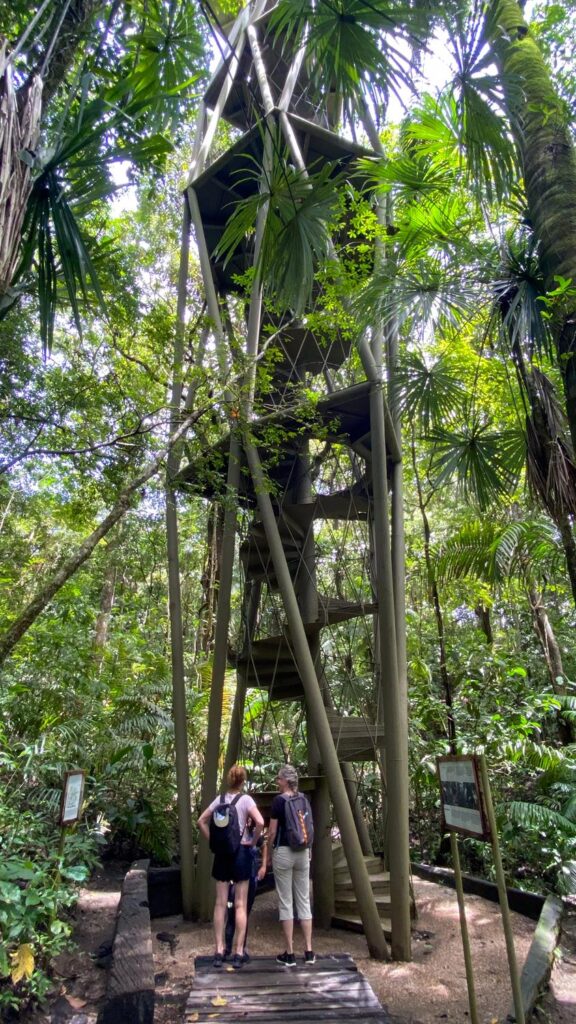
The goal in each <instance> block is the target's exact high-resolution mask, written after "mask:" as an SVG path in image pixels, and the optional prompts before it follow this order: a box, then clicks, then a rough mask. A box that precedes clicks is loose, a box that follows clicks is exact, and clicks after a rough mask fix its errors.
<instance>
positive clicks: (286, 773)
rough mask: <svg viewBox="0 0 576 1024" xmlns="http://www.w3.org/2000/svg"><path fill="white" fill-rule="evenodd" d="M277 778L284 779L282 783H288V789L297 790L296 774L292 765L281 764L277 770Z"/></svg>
mask: <svg viewBox="0 0 576 1024" xmlns="http://www.w3.org/2000/svg"><path fill="white" fill-rule="evenodd" d="M278 778H279V779H284V781H285V782H287V783H288V786H289V788H290V789H298V772H297V771H296V769H295V767H294V765H292V764H283V765H282V767H281V768H279V769H278Z"/></svg>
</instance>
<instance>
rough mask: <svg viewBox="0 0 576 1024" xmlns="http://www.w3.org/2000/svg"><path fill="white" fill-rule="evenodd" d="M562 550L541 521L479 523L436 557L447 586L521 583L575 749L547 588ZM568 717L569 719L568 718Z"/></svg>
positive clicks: (561, 724)
mask: <svg viewBox="0 0 576 1024" xmlns="http://www.w3.org/2000/svg"><path fill="white" fill-rule="evenodd" d="M557 544H558V542H557V535H556V533H555V531H554V529H553V527H552V526H551V524H550V523H549V522H547V521H546V520H542V519H540V518H524V519H512V520H504V521H500V522H494V521H493V520H488V521H485V522H478V520H477V519H473V520H471V521H470V522H467V523H464V524H463V525H462V526H461V527H460V528H459V529H458V530H457V531H456V532H455V533H453V534H452V535H451V536H450V537H449V538H447V539H446V541H444V543H443V544H442V545H441V546H439V547H438V548H437V549H436V550H435V551H434V552H433V561H434V566H435V571H436V574H437V577H438V579H439V580H440V581H442V582H444V583H446V582H449V581H454V580H458V579H465V578H476V579H481V580H483V581H485V582H487V583H488V584H489V585H490V586H491V587H493V588H495V587H498V586H500V585H501V584H502V583H504V582H505V581H506V580H510V579H512V578H517V579H519V580H520V581H521V583H522V586H523V588H524V591H525V593H526V597H527V600H528V605H529V608H530V612H531V615H532V622H533V626H534V631H535V633H536V636H537V638H538V641H539V643H540V646H541V648H542V653H543V655H544V659H545V662H546V668H547V671H548V676H549V679H550V684H551V687H552V690H553V691H554V693H555V694H556V695H557V696H558V697H559V698H560V699H561V710H560V713H559V720H558V728H559V733H560V737H561V739H562V742H563V743H564V744H570V743H573V742H574V738H575V729H574V721H573V716H572V715H571V714H570V707H569V702H570V699H571V698H570V694H569V690H570V687H571V684H570V681H569V680H568V677H567V676H566V673H565V671H564V666H563V663H562V652H561V649H560V645H559V643H558V640H557V638H556V635H555V633H554V629H553V627H552V624H551V622H550V619H549V616H548V612H547V609H546V605H545V601H544V585H543V583H542V580H543V579H545V578H546V574H547V572H548V571H549V568H550V564H551V563H554V562H555V561H557ZM566 702H568V703H566ZM566 711H567V714H565V713H564V712H566Z"/></svg>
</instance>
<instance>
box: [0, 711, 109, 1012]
mask: <svg viewBox="0 0 576 1024" xmlns="http://www.w3.org/2000/svg"><path fill="white" fill-rule="evenodd" d="M0 706H2V707H3V709H4V710H5V708H6V701H5V699H4V700H3V701H2V702H0ZM9 739H10V737H9V736H8V735H7V734H6V733H3V734H2V735H1V736H0V742H1V748H0V750H1V753H0V855H1V856H0V931H1V934H2V946H1V947H0V1015H2V1012H3V1011H4V1010H7V1009H8V1008H12V1009H20V1008H22V1007H23V1006H25V1005H26V1004H27V1002H29V1001H30V1000H32V999H40V998H42V997H43V996H44V995H45V994H46V992H47V990H48V989H49V988H50V985H51V983H50V979H49V961H50V959H51V958H52V957H53V956H55V955H56V954H57V953H59V952H61V951H62V950H63V949H66V948H67V946H68V945H69V936H70V932H71V927H70V924H69V922H68V921H67V908H68V907H70V906H71V905H72V904H73V903H74V902H75V899H76V890H77V885H78V883H80V882H82V881H84V880H85V879H86V878H87V877H88V874H89V872H90V870H91V868H92V867H93V866H94V864H95V862H96V855H97V835H96V833H95V832H94V831H93V830H92V829H90V828H86V827H84V826H80V827H79V828H77V829H76V830H75V831H74V833H72V834H69V836H68V841H65V842H64V847H63V854H62V855H60V852H59V843H60V829H59V828H58V826H57V824H56V822H57V816H58V809H59V794H54V791H53V790H51V789H50V788H49V787H50V782H51V780H52V772H53V769H54V767H55V766H54V765H53V764H51V763H50V761H49V759H48V758H43V757H42V756H41V754H40V752H39V751H38V749H37V748H35V747H26V746H24V745H22V744H18V745H16V746H13V745H12V744H10V743H8V740H9ZM46 783H48V786H46ZM53 796H55V797H56V799H52V797H53ZM20 961H22V963H23V964H24V967H25V970H24V973H23V974H22V976H21V977H20V976H19V971H18V969H17V968H18V963H19V962H20Z"/></svg>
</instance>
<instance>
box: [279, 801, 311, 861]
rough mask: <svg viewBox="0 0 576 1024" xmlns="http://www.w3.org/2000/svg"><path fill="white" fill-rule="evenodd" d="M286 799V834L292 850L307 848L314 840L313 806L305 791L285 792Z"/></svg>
mask: <svg viewBox="0 0 576 1024" xmlns="http://www.w3.org/2000/svg"><path fill="white" fill-rule="evenodd" d="M283 796H284V800H285V801H286V808H285V822H284V835H285V838H286V842H287V843H288V846H289V847H290V849H291V850H307V849H309V848H310V847H311V846H312V842H313V840H314V822H313V821H312V808H311V807H310V804H309V803H308V800H307V798H306V797H305V796H304V794H303V793H292V794H286V793H284V794H283Z"/></svg>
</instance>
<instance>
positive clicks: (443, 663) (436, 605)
mask: <svg viewBox="0 0 576 1024" xmlns="http://www.w3.org/2000/svg"><path fill="white" fill-rule="evenodd" d="M411 452H412V466H413V468H414V478H415V480H416V490H417V494H418V508H419V509H420V516H421V518H422V528H423V531H424V560H425V562H426V577H427V584H428V597H429V600H430V603H431V605H432V608H433V610H434V618H435V620H436V632H437V634H438V652H439V666H438V667H439V671H440V681H441V683H442V690H443V693H444V703H445V705H446V719H447V731H448V739H449V741H450V750H451V752H452V753H453V754H455V753H456V723H455V721H454V710H453V700H452V680H451V679H450V674H449V672H448V659H447V654H446V631H445V628H444V615H443V612H442V605H441V602H440V591H439V590H438V582H437V580H436V577H435V575H434V569H433V566H432V558H431V555H430V523H429V521H428V515H427V512H426V503H425V501H424V495H423V493H422V482H421V480H420V473H419V472H418V464H417V462H416V449H415V445H414V433H412V438H411Z"/></svg>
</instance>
